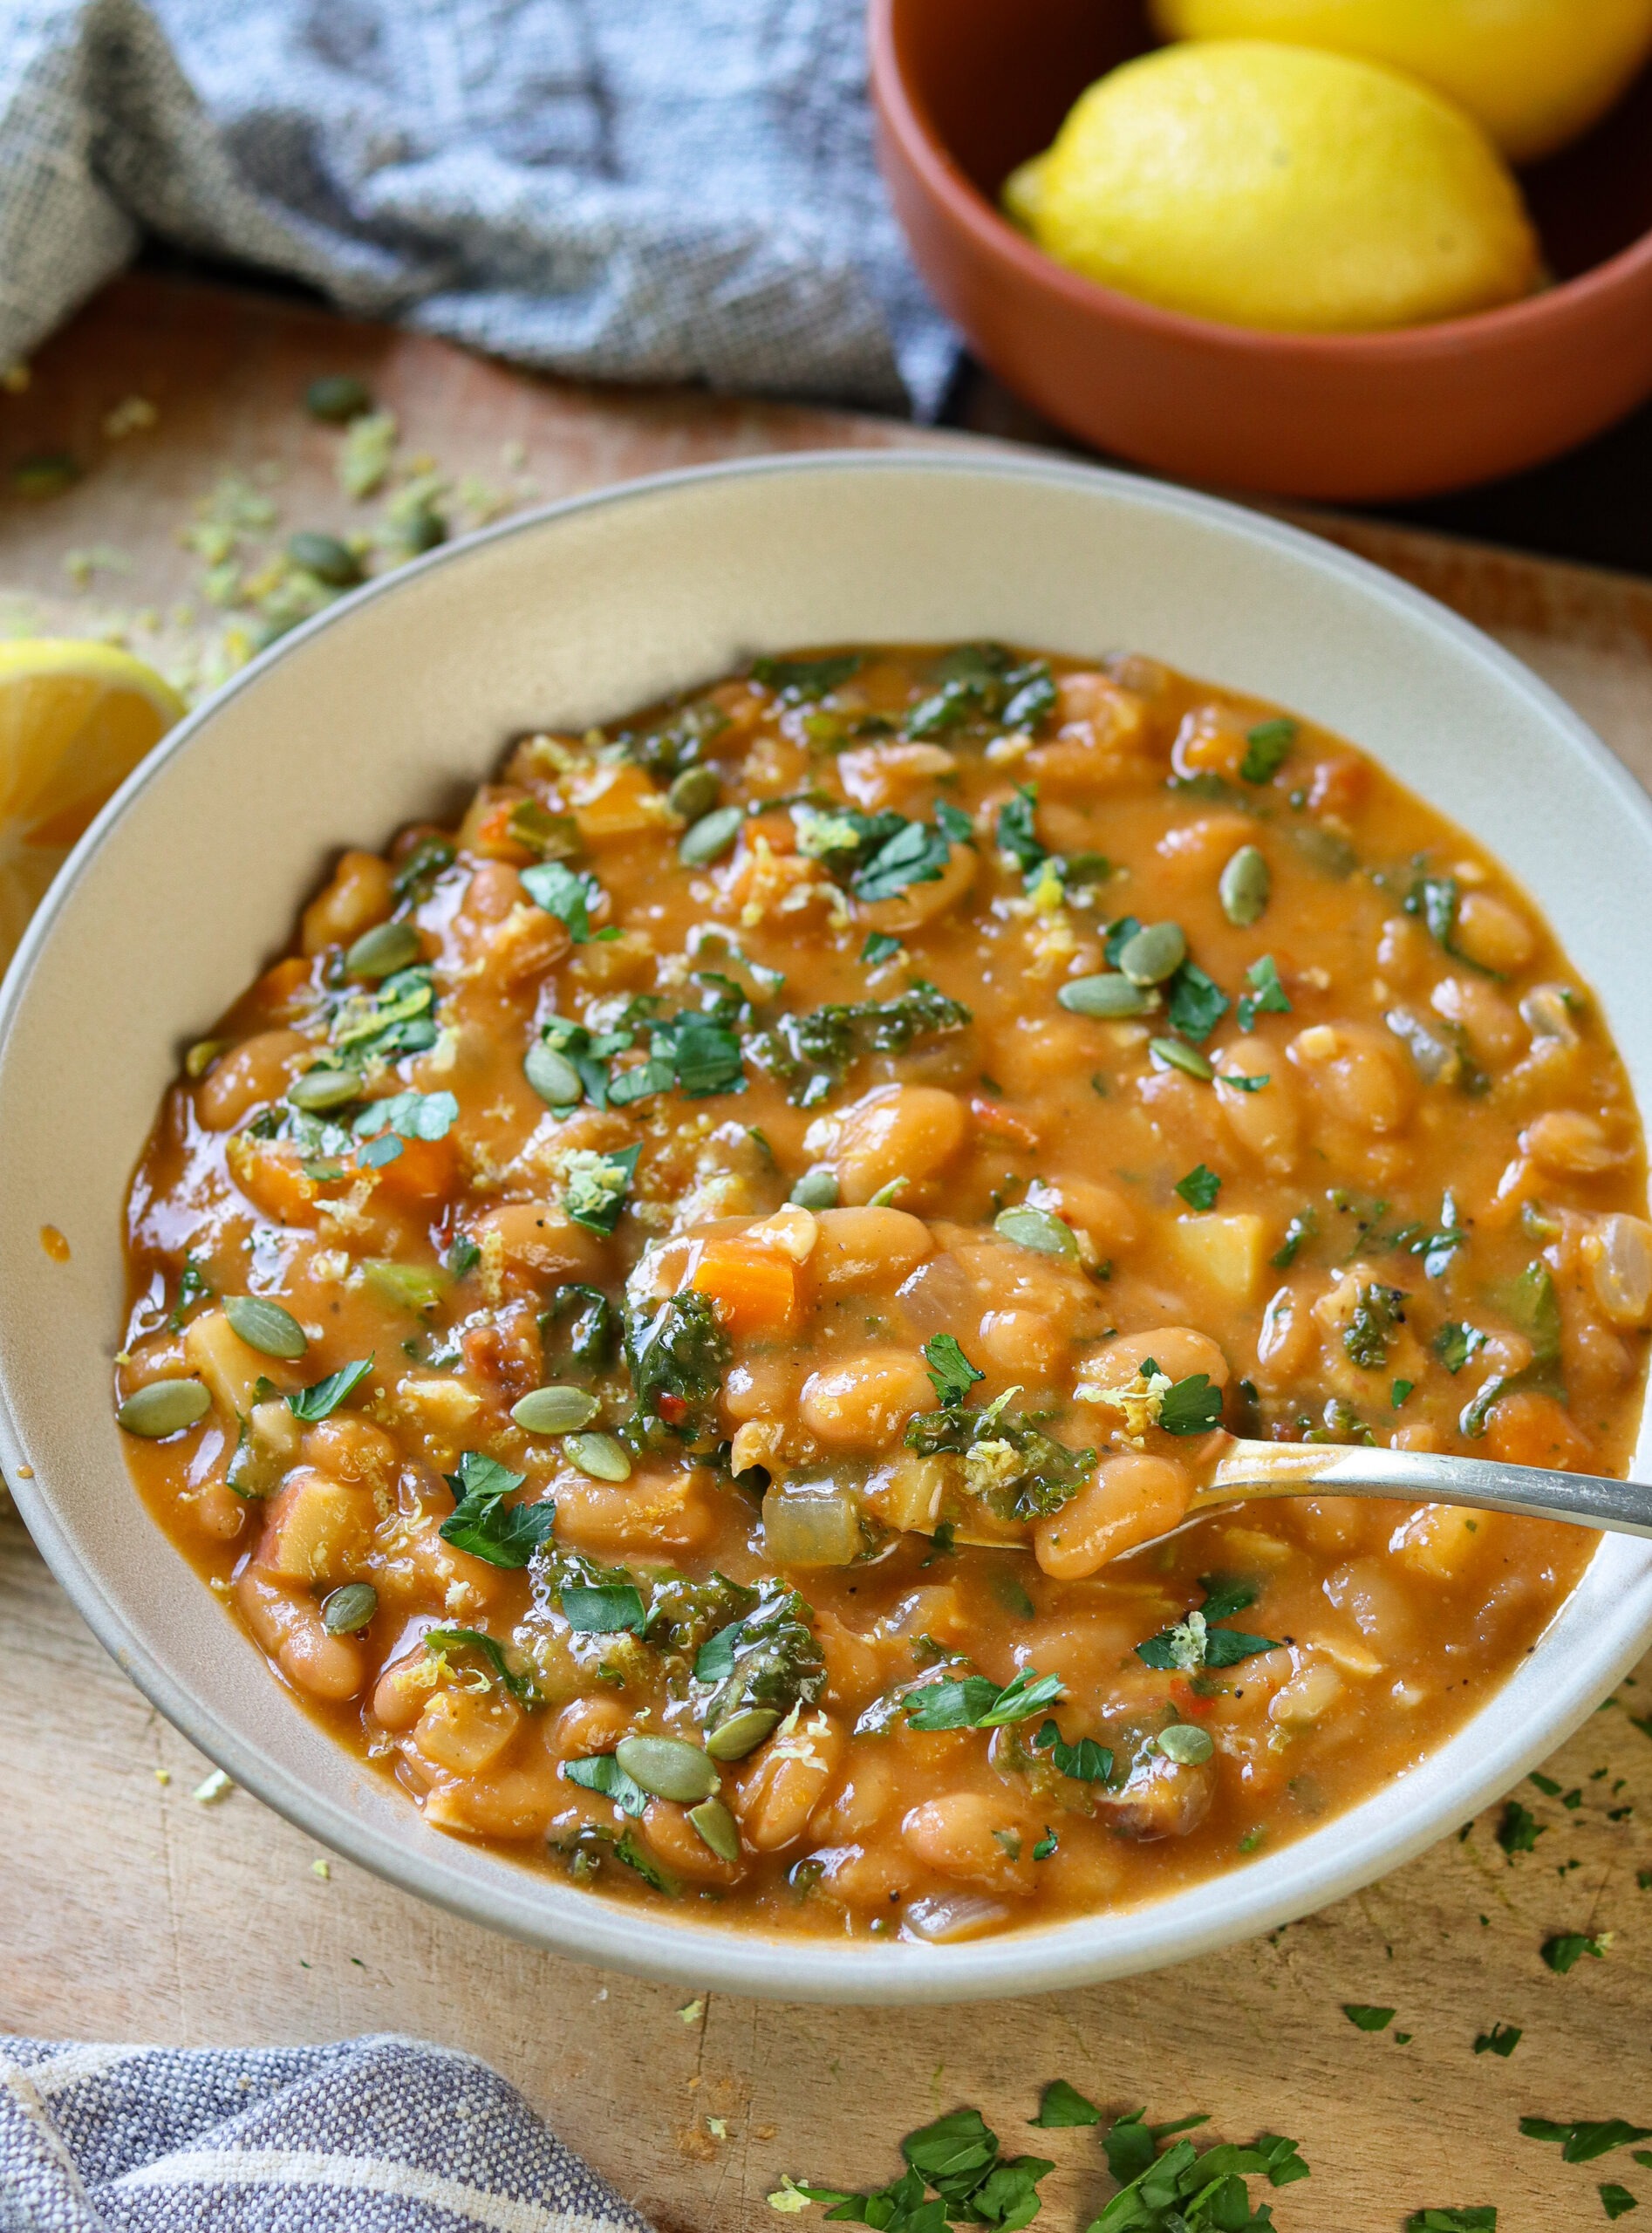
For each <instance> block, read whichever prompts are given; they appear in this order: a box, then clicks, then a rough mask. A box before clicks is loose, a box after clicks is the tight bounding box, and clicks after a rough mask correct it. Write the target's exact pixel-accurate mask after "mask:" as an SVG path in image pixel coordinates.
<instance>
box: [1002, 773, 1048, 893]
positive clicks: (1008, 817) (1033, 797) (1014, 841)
mask: <svg viewBox="0 0 1652 2233" xmlns="http://www.w3.org/2000/svg"><path fill="white" fill-rule="evenodd" d="M1037 810H1038V785H1037V784H1036V783H1022V784H1020V785H1018V787H1017V789H1016V791H1015V796H1014V798H1010V799H1007V800H1006V801H1005V802H1004V803H1003V805H1002V806H1001V807H1000V809H999V810H998V843H999V846H1000V850H1002V851H1004V852H1006V853H1008V854H1010V855H1011V856H1012V857H1014V860H1015V862H1016V863H1017V864H1018V865H1019V866H1020V867H1021V869H1022V870H1024V871H1025V872H1026V873H1027V875H1028V876H1036V875H1037V873H1038V871H1039V870H1040V869H1041V868H1042V867H1043V865H1044V864H1045V862H1046V861H1047V860H1048V858H1049V848H1048V846H1047V845H1044V844H1041V843H1040V841H1039V836H1038V830H1037V828H1036V824H1035V816H1036V814H1037Z"/></svg>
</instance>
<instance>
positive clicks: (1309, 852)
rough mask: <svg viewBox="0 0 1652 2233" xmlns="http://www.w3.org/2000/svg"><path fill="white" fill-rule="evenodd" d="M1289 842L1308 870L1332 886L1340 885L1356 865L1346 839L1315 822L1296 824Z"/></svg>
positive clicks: (1358, 859)
mask: <svg viewBox="0 0 1652 2233" xmlns="http://www.w3.org/2000/svg"><path fill="white" fill-rule="evenodd" d="M1291 842H1292V843H1293V844H1294V846H1295V847H1296V850H1297V851H1298V852H1299V853H1300V855H1301V856H1302V858H1303V859H1304V860H1305V861H1306V862H1307V864H1308V866H1309V868H1311V869H1315V870H1317V871H1318V872H1319V874H1320V875H1321V876H1327V877H1330V878H1331V880H1332V881H1333V883H1335V884H1341V883H1344V882H1345V881H1346V880H1347V878H1348V877H1351V876H1352V875H1353V873H1354V871H1355V869H1356V868H1358V866H1359V864H1360V857H1359V855H1358V854H1357V853H1356V852H1355V850H1354V848H1353V847H1352V845H1350V844H1349V843H1348V839H1347V838H1346V837H1341V835H1339V833H1338V832H1337V831H1336V830H1325V829H1321V826H1320V824H1319V823H1317V822H1303V823H1298V824H1297V825H1296V826H1295V828H1294V829H1293V830H1292V831H1291Z"/></svg>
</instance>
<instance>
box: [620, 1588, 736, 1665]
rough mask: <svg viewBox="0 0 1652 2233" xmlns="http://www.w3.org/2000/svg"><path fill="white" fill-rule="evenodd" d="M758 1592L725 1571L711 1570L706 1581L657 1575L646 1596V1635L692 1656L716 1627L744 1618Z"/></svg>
mask: <svg viewBox="0 0 1652 2233" xmlns="http://www.w3.org/2000/svg"><path fill="white" fill-rule="evenodd" d="M758 1596H759V1592H758V1591H756V1590H755V1589H748V1588H747V1587H746V1585H745V1583H744V1582H740V1581H730V1580H729V1578H728V1576H727V1574H718V1573H713V1574H711V1575H710V1577H709V1578H708V1579H707V1581H689V1580H688V1579H687V1578H686V1576H685V1575H683V1574H664V1575H662V1576H660V1577H659V1578H658V1579H657V1580H656V1581H655V1582H654V1584H653V1587H652V1589H651V1591H650V1592H649V1597H648V1620H647V1624H646V1626H645V1628H644V1629H643V1635H644V1637H645V1640H646V1641H647V1642H649V1643H652V1644H658V1645H659V1647H660V1649H662V1650H665V1651H676V1652H681V1653H684V1654H685V1655H686V1656H687V1657H689V1658H691V1659H692V1658H693V1657H694V1656H696V1655H697V1654H698V1653H699V1650H700V1646H701V1645H702V1644H705V1643H708V1642H710V1640H711V1638H712V1637H713V1635H716V1634H717V1632H718V1631H719V1629H727V1628H730V1627H732V1626H734V1624H735V1623H736V1622H739V1621H741V1620H743V1619H744V1617H745V1615H747V1613H749V1612H751V1611H752V1610H753V1609H754V1607H755V1606H756V1604H757V1601H758Z"/></svg>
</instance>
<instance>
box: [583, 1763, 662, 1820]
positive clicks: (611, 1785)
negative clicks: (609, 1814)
mask: <svg viewBox="0 0 1652 2233" xmlns="http://www.w3.org/2000/svg"><path fill="white" fill-rule="evenodd" d="M562 1772H563V1775H564V1776H566V1777H567V1779H568V1780H569V1782H570V1783H577V1784H578V1785H579V1786H580V1787H581V1789H582V1790H584V1791H594V1792H596V1793H598V1794H599V1795H600V1796H601V1797H602V1798H604V1799H612V1800H613V1802H614V1804H615V1806H618V1808H619V1809H620V1811H621V1812H622V1813H625V1814H642V1813H646V1811H647V1807H648V1793H646V1792H645V1790H644V1789H643V1787H642V1786H641V1784H639V1783H634V1782H633V1781H632V1780H631V1777H630V1776H628V1775H627V1774H626V1773H625V1770H624V1768H622V1767H621V1766H620V1765H619V1762H618V1760H617V1759H616V1758H614V1755H613V1754H612V1753H611V1752H593V1753H590V1755H588V1757H587V1758H584V1759H583V1760H564V1761H563V1764H562Z"/></svg>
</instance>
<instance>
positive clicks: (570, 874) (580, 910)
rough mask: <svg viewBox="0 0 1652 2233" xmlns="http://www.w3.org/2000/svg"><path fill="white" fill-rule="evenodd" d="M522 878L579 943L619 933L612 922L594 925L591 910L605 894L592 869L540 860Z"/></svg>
mask: <svg viewBox="0 0 1652 2233" xmlns="http://www.w3.org/2000/svg"><path fill="white" fill-rule="evenodd" d="M522 889H523V890H524V891H526V892H527V894H528V897H529V898H530V899H531V900H533V901H534V902H535V903H536V905H539V906H541V907H543V909H544V911H545V912H546V913H547V914H548V915H554V916H555V917H556V920H557V921H558V922H559V923H561V924H562V925H563V926H564V927H565V928H566V930H567V932H568V935H569V937H570V939H572V940H573V942H574V944H575V945H576V946H590V945H593V944H594V943H595V942H596V941H597V939H617V938H618V936H619V931H618V926H617V925H612V924H611V925H609V927H608V928H607V929H606V930H605V931H593V930H592V929H591V927H590V911H591V909H592V908H593V907H594V906H595V905H597V902H598V901H599V900H600V899H602V898H604V891H603V888H602V886H601V884H598V883H597V879H596V877H594V876H592V875H591V873H590V870H589V869H570V868H567V867H565V866H564V865H563V863H562V862H561V861H537V862H536V863H535V864H534V866H533V867H532V868H530V869H524V870H523V871H522Z"/></svg>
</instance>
